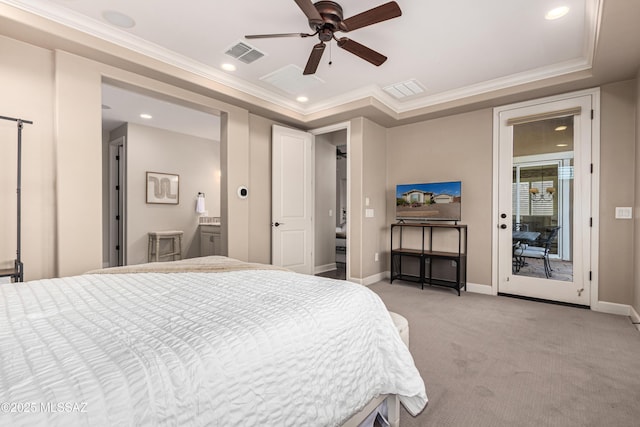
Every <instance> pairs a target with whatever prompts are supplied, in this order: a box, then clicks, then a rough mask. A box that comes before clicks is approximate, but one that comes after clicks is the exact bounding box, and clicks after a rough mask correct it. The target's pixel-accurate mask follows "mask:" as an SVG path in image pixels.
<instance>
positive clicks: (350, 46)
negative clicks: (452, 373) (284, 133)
mask: <svg viewBox="0 0 640 427" xmlns="http://www.w3.org/2000/svg"><path fill="white" fill-rule="evenodd" d="M294 1H295V2H296V4H297V5H298V7H300V9H302V12H304V14H305V15H306V16H307V18H308V19H309V27H311V29H312V30H313V31H314V32H313V33H311V34H306V33H284V34H254V35H248V36H245V38H247V39H263V38H271V37H313V36H315V35H317V36H318V39H320V43H318V44H316V45H315V46H313V49H312V50H311V55H309V59H308V61H307V65H306V66H305V68H304V72H303V73H302V74H313V73H315V72H316V70H317V69H318V65H319V64H320V59H321V58H322V53H323V52H324V48H325V42H328V41H331V39H333V40H335V41H337V42H338V47H341V48H342V49H344V50H346V51H347V52H351V53H353V54H354V55H356V56H359V57H360V58H362V59H364V60H365V61H368V62H370V63H372V64H373V65H376V66H380V65H382V64H383V63H384V61H386V60H387V57H386V56H384V55H382V54H380V53H378V52H376V51H375V50H373V49H370V48H368V47H366V46H364V45H362V44H360V43H358V42H356V41H354V40H351V39H350V38H347V37H341V38H337V37H336V36H335V34H334V33H335V32H337V31H342V32H345V33H346V32H349V31H353V30H357V29H358V28H362V27H366V26H368V25H372V24H376V23H378V22H382V21H386V20H388V19H392V18H397V17H398V16H400V15H402V11H401V10H400V6H398V3H396V2H395V1H390V2H388V3H385V4H383V5H380V6H378V7H374V8H373V9H369V10H367V11H365V12H362V13H359V14H357V15H354V16H352V17H351V18H347V19H342V7H341V6H340V5H339V4H338V3H336V2H333V1H318V2H315V3H312V2H311V0H294Z"/></svg>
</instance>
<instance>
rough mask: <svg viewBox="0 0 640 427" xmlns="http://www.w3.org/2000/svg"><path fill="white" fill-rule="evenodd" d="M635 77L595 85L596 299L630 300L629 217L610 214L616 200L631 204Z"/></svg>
mask: <svg viewBox="0 0 640 427" xmlns="http://www.w3.org/2000/svg"><path fill="white" fill-rule="evenodd" d="M635 88H636V82H635V80H629V81H624V82H619V83H614V84H610V85H605V86H603V87H602V88H601V105H600V108H601V114H600V119H601V132H600V171H601V173H600V222H599V225H600V259H599V261H598V269H599V274H600V277H599V287H598V289H599V292H598V296H599V299H600V301H607V302H613V303H619V304H631V301H632V297H633V286H632V284H633V270H634V262H633V260H634V258H633V249H634V248H633V221H632V220H624V219H615V208H616V206H633V205H634V192H635V190H634V185H633V184H634V179H635V144H636V142H635V138H636V137H635V131H636V129H635V128H636V124H635V120H636V117H635V116H636V112H635V109H636V102H637V101H636V96H635Z"/></svg>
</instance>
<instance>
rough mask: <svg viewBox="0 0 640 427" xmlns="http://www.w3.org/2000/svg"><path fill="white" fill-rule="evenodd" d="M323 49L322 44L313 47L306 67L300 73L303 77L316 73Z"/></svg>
mask: <svg viewBox="0 0 640 427" xmlns="http://www.w3.org/2000/svg"><path fill="white" fill-rule="evenodd" d="M324 47H325V45H324V43H323V42H320V43H318V44H317V45H314V46H313V50H312V51H311V55H309V60H308V61H307V65H306V67H304V71H303V72H302V74H303V75H307V74H313V73H315V72H316V70H317V69H318V65H319V64H320V59H321V58H322V53H323V52H324Z"/></svg>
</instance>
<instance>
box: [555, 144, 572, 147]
mask: <svg viewBox="0 0 640 427" xmlns="http://www.w3.org/2000/svg"><path fill="white" fill-rule="evenodd" d="M568 146H569V144H556V147H568Z"/></svg>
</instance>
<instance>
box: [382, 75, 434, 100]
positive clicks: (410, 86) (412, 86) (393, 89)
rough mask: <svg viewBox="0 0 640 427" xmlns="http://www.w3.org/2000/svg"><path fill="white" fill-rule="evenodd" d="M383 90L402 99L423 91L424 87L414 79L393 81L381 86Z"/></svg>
mask: <svg viewBox="0 0 640 427" xmlns="http://www.w3.org/2000/svg"><path fill="white" fill-rule="evenodd" d="M383 89H384V91H385V92H387V93H388V94H390V95H391V96H393V97H394V98H397V99H403V98H407V97H410V96H414V95H419V94H421V93H423V92H424V87H423V86H422V85H421V84H420V83H418V81H417V80H416V79H412V80H407V81H406V82H402V83H395V84H392V85H389V86H387V87H385V88H383Z"/></svg>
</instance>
